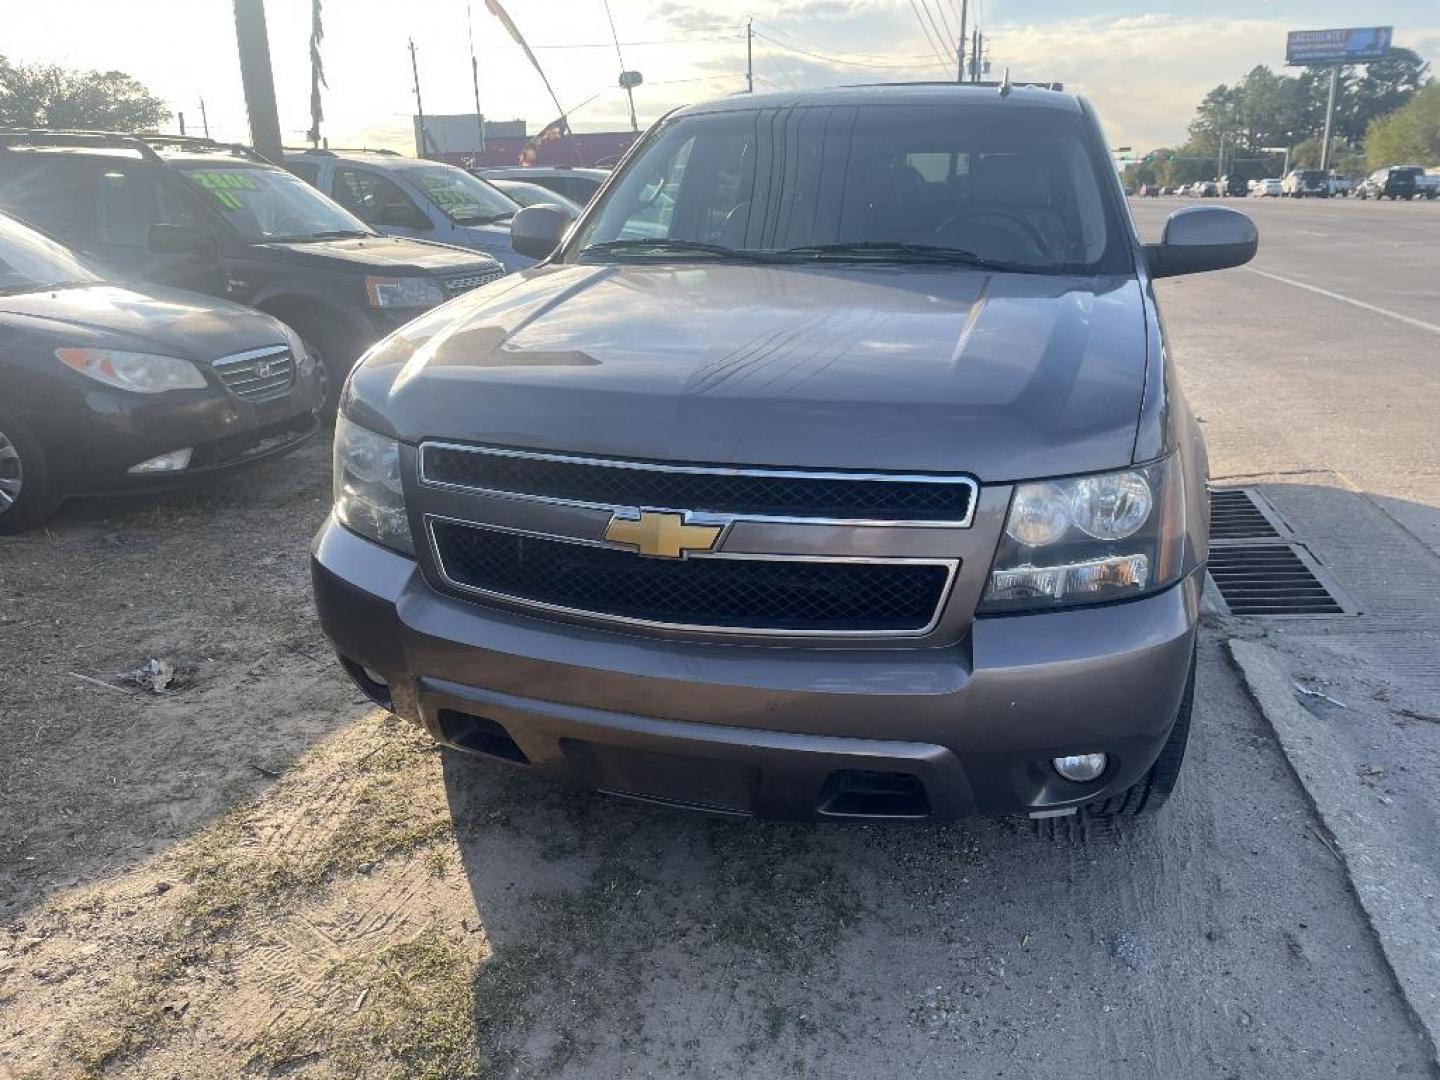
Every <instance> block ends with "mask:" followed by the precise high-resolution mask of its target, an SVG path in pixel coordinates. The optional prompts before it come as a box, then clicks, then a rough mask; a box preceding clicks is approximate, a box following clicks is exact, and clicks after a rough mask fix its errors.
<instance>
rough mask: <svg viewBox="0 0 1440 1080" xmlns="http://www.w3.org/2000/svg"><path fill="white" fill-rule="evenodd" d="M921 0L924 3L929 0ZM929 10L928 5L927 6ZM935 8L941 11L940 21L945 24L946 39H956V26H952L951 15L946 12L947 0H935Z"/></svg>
mask: <svg viewBox="0 0 1440 1080" xmlns="http://www.w3.org/2000/svg"><path fill="white" fill-rule="evenodd" d="M921 2H922V3H926V2H927V0H921ZM927 10H928V7H927ZM935 10H936V11H938V12H939V13H940V22H941V23H942V24H943V25H944V27H945V40H946V41H954V40H955V29H954V27H952V26H951V25H950V18H949V16H947V15H946V14H945V0H935Z"/></svg>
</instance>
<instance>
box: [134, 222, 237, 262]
mask: <svg viewBox="0 0 1440 1080" xmlns="http://www.w3.org/2000/svg"><path fill="white" fill-rule="evenodd" d="M147 241H148V245H149V248H150V250H151V251H154V252H156V253H158V254H161V255H203V256H205V257H207V258H211V259H213V258H215V257H216V256H217V255H219V254H220V248H219V245H218V244H217V243H216V242H215V238H214V237H213V236H211V235H210V234H209V233H207V232H206V231H205V230H204V229H197V228H196V227H195V226H194V225H167V224H164V223H156V224H154V225H151V226H150V232H149V234H148V235H147Z"/></svg>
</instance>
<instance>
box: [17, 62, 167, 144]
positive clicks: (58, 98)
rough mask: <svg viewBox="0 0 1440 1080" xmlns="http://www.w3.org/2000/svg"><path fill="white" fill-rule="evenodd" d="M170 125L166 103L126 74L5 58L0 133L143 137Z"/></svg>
mask: <svg viewBox="0 0 1440 1080" xmlns="http://www.w3.org/2000/svg"><path fill="white" fill-rule="evenodd" d="M168 119H170V110H169V109H167V108H166V107H165V102H164V101H163V100H162V99H161V98H159V97H157V96H156V95H155V94H153V93H151V92H150V91H149V90H148V89H147V88H146V87H145V86H143V85H142V84H141V83H139V82H137V81H136V80H135V79H133V78H131V77H130V76H129V75H126V74H125V73H124V72H123V71H74V70H71V69H69V68H63V67H60V66H59V65H56V64H30V65H27V64H11V63H10V62H9V61H7V60H6V59H5V58H4V57H3V56H0V127H47V128H86V129H96V130H101V131H142V130H145V129H146V128H155V127H158V126H159V125H160V124H162V123H164V122H165V121H166V120H168Z"/></svg>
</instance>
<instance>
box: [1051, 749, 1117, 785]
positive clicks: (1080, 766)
mask: <svg viewBox="0 0 1440 1080" xmlns="http://www.w3.org/2000/svg"><path fill="white" fill-rule="evenodd" d="M1108 760H1109V759H1108V758H1106V756H1105V755H1104V754H1072V755H1070V756H1069V757H1057V758H1056V759H1055V760H1053V761H1052V762H1051V763H1050V764H1052V765H1054V766H1055V771H1056V772H1058V773H1059V774H1060V775H1061V776H1063V777H1064V778H1065V779H1066V780H1073V781H1075V783H1077V784H1088V783H1089V782H1090V781H1091V780H1094V779H1095V778H1096V777H1097V776H1099V775H1100V774H1101V773H1103V772H1104V771H1105V765H1106V763H1107V762H1108Z"/></svg>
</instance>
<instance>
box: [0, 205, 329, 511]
mask: <svg viewBox="0 0 1440 1080" xmlns="http://www.w3.org/2000/svg"><path fill="white" fill-rule="evenodd" d="M325 383H326V372H325V368H324V366H323V365H322V364H320V363H319V362H318V361H317V360H316V359H315V358H314V357H312V356H310V355H309V353H308V352H307V350H306V348H305V346H304V344H303V343H302V342H301V340H300V337H299V335H298V334H296V333H295V331H293V330H291V329H290V328H289V327H287V326H285V325H284V324H283V323H281V322H280V321H279V320H277V319H272V318H271V317H270V316H268V315H262V314H261V313H260V312H258V311H252V310H250V309H249V308H243V307H241V306H240V305H238V304H231V303H227V302H225V301H224V300H216V299H214V298H212V297H208V296H201V295H200V294H198V293H192V292H183V291H181V290H180V289H169V288H164V287H162V286H150V287H146V288H131V287H128V286H125V285H119V284H116V283H114V282H111V281H107V280H106V279H105V277H104V276H102V275H101V274H100V273H98V272H97V271H96V268H95V267H94V266H92V265H91V264H89V263H88V262H87V261H86V260H84V259H83V258H81V257H79V256H77V255H76V254H75V252H73V251H71V250H70V249H69V248H66V247H64V246H63V245H61V244H58V243H56V242H55V241H53V240H51V239H49V238H48V237H46V236H44V235H43V234H41V233H39V232H37V231H36V230H34V229H32V228H30V227H28V226H26V225H24V224H22V223H21V222H18V221H16V220H15V219H14V218H11V217H8V216H7V215H5V214H0V533H16V532H22V531H24V530H26V529H33V528H35V527H36V526H37V525H40V524H41V523H42V522H44V521H45V520H46V519H47V518H48V517H49V516H50V515H51V514H52V513H54V511H55V509H56V508H57V507H58V506H59V505H60V502H61V501H62V500H63V499H64V498H66V497H67V496H70V495H80V494H113V493H117V492H124V491H131V490H136V489H145V488H152V487H156V486H158V485H161V484H165V483H173V482H175V481H184V480H195V479H199V478H201V477H205V476H209V475H211V474H213V473H215V472H218V471H220V470H223V469H227V468H230V467H233V466H237V465H241V464H246V463H250V462H254V461H259V460H261V459H262V458H268V457H273V456H275V455H277V454H283V453H285V452H287V451H289V450H292V449H294V448H295V447H296V446H299V445H300V444H301V443H302V442H304V441H305V440H306V439H307V438H309V437H310V436H311V435H312V434H314V433H315V431H316V430H318V428H319V426H320V420H319V416H318V415H317V413H318V411H319V410H320V409H321V407H322V405H323V403H324V401H325V397H326V394H325Z"/></svg>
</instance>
